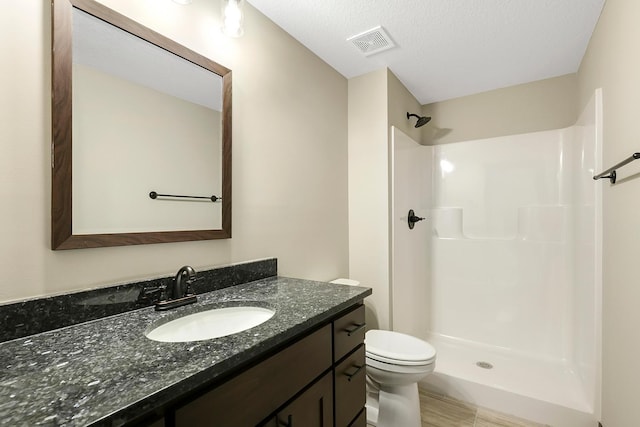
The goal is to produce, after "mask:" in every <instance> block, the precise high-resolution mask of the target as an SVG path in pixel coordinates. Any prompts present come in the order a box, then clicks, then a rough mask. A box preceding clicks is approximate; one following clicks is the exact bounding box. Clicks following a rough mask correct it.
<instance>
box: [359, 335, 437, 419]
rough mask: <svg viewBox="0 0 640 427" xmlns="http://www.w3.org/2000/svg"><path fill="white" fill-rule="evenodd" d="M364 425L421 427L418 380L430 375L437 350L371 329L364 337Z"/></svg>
mask: <svg viewBox="0 0 640 427" xmlns="http://www.w3.org/2000/svg"><path fill="white" fill-rule="evenodd" d="M365 345H366V347H365V348H366V366H367V424H371V425H373V426H376V427H398V426H402V427H420V426H421V425H422V423H421V421H420V400H419V397H418V381H420V380H421V379H423V378H424V377H426V376H427V375H429V374H430V373H431V372H433V369H434V368H435V365H436V350H435V348H433V346H431V345H430V344H429V343H428V342H426V341H422V340H420V339H418V338H415V337H412V336H411V335H406V334H402V333H400V332H393V331H382V330H378V329H372V330H370V331H367V333H366V338H365Z"/></svg>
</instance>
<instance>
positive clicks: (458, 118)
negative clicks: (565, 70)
mask: <svg viewBox="0 0 640 427" xmlns="http://www.w3.org/2000/svg"><path fill="white" fill-rule="evenodd" d="M576 81H577V79H576V76H575V74H569V75H566V76H561V77H556V78H552V79H546V80H540V81H537V82H533V83H526V84H522V85H517V86H512V87H508V88H504V89H497V90H492V91H489V92H484V93H479V94H476V95H470V96H465V97H462V98H456V99H451V100H448V101H442V102H436V103H433V104H427V105H425V106H424V107H423V110H422V112H423V114H424V115H425V116H431V117H432V120H431V122H429V123H428V124H426V125H425V126H423V127H422V128H421V129H422V143H423V144H426V145H433V144H446V143H449V142H459V141H470V140H474V139H482V138H493V137H498V136H506V135H517V134H521V133H529V132H536V131H542V130H551V129H560V128H564V127H567V126H572V125H573V124H574V123H575V121H576V118H577V117H578V111H582V110H578V109H577V107H576V103H575V99H576V95H577V82H576Z"/></svg>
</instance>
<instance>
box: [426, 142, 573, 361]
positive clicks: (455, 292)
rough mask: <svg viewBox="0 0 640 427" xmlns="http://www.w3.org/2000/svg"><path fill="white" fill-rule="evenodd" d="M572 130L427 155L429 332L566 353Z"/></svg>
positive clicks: (460, 146)
mask: <svg viewBox="0 0 640 427" xmlns="http://www.w3.org/2000/svg"><path fill="white" fill-rule="evenodd" d="M571 143H572V130H571V129H569V130H556V131H547V132H538V133H534V134H525V135H515V136H508V137H501V138H492V139H486V140H479V141H468V142H461V143H456V144H449V145H443V146H436V147H434V159H433V160H434V161H433V239H432V245H433V247H432V257H433V259H432V270H431V303H430V304H429V306H430V330H431V332H432V333H437V334H442V335H446V336H451V337H456V338H458V339H462V340H468V341H472V342H479V343H484V344H489V345H493V346H498V347H503V348H508V349H510V350H514V351H520V352H525V353H527V354H529V355H534V356H540V357H550V358H554V359H562V358H568V357H569V356H570V353H571V348H570V345H569V343H570V342H571V338H570V337H571V334H572V330H571V329H572V328H571V326H570V325H571V320H572V314H571V313H572V302H571V296H572V290H571V282H572V262H571V256H572V238H571V227H570V222H569V215H570V206H571V194H572V193H571V189H570V186H571V184H572V181H571V171H572V162H571V158H570V157H571V156H569V155H567V153H568V152H570V151H571V148H570V146H571Z"/></svg>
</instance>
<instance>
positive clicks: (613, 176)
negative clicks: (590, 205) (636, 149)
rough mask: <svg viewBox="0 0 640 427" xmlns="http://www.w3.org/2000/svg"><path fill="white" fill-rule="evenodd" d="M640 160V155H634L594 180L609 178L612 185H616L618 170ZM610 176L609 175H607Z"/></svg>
mask: <svg viewBox="0 0 640 427" xmlns="http://www.w3.org/2000/svg"><path fill="white" fill-rule="evenodd" d="M637 159H640V153H633V154H632V155H631V156H629V157H628V158H626V159H624V160H623V161H621V162H620V163H618V164H617V165H615V166H614V167H612V168H609V169H607V170H606V171H604V172H602V173H599V174H598V175H596V176H594V177H593V179H602V178H609V180H610V181H611V183H612V184H615V183H616V169H618V168H621V167H622V166H624V165H626V164H628V163H631V162H633V161H634V160H637ZM607 174H608V175H607Z"/></svg>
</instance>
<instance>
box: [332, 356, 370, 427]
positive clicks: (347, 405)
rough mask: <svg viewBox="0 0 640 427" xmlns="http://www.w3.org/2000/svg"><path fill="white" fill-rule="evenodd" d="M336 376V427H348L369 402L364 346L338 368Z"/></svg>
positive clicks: (336, 368)
mask: <svg viewBox="0 0 640 427" xmlns="http://www.w3.org/2000/svg"><path fill="white" fill-rule="evenodd" d="M335 374H336V378H335V381H336V383H335V384H336V387H335V388H336V427H347V426H349V425H351V422H352V421H353V419H354V418H356V416H357V415H358V414H359V413H360V411H362V409H363V408H364V405H365V403H366V402H365V401H366V400H367V394H366V393H367V392H366V367H365V349H364V345H360V347H358V349H357V350H356V351H354V352H353V353H351V354H350V355H349V356H348V357H347V358H346V359H344V360H343V361H342V363H340V364H339V365H338V366H336V367H335Z"/></svg>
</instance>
